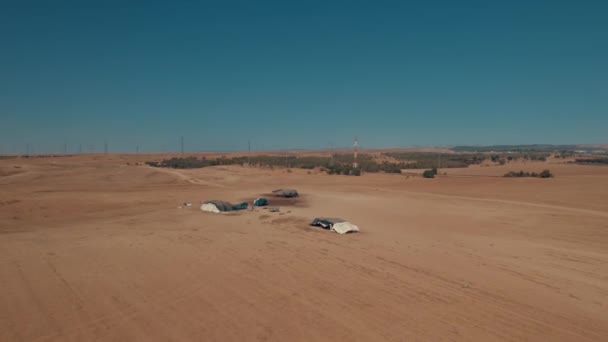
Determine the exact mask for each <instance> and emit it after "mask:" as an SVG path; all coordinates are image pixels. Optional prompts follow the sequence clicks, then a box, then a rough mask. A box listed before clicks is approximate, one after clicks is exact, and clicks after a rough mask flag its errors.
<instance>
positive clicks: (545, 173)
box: [505, 170, 553, 178]
mask: <svg viewBox="0 0 608 342" xmlns="http://www.w3.org/2000/svg"><path fill="white" fill-rule="evenodd" d="M505 177H538V178H551V177H553V174H552V173H551V171H549V170H543V171H542V172H541V173H536V172H523V171H519V172H516V171H511V172H507V173H505Z"/></svg>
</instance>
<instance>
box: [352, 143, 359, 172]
mask: <svg viewBox="0 0 608 342" xmlns="http://www.w3.org/2000/svg"><path fill="white" fill-rule="evenodd" d="M353 153H354V155H353V169H356V168H358V167H359V160H358V156H357V154H358V153H359V138H357V137H355V142H354V143H353Z"/></svg>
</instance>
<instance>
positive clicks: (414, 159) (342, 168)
mask: <svg viewBox="0 0 608 342" xmlns="http://www.w3.org/2000/svg"><path fill="white" fill-rule="evenodd" d="M549 155H550V154H549V153H545V152H536V153H532V152H530V153H509V154H493V155H490V154H483V153H458V154H446V153H432V152H390V153H383V154H382V157H385V158H380V159H376V158H374V156H373V155H371V154H365V153H364V154H359V158H358V164H359V167H358V169H354V168H353V167H352V163H353V156H352V154H350V153H349V154H344V153H343V154H334V155H332V156H271V155H257V156H249V157H248V156H243V157H232V158H227V157H220V158H216V159H207V158H205V157H202V158H196V157H174V158H170V159H164V160H160V161H148V162H146V164H147V165H150V166H154V167H166V168H173V169H196V168H203V167H209V166H218V165H246V164H249V165H252V166H258V167H270V168H272V167H282V168H299V169H315V168H319V169H322V170H323V171H326V172H327V173H329V174H338V175H359V174H360V173H361V172H372V173H373V172H386V173H401V170H404V169H433V168H457V167H467V166H469V165H476V164H480V163H482V162H483V161H485V160H490V161H492V162H494V163H499V164H501V165H502V164H505V163H507V162H508V161H512V160H517V159H524V160H538V161H544V160H546V157H548V156H549ZM388 158H390V159H392V160H390V159H389V160H382V159H388Z"/></svg>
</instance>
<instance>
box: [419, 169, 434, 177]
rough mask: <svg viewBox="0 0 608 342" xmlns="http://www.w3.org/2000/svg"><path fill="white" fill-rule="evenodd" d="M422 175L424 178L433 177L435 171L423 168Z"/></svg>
mask: <svg viewBox="0 0 608 342" xmlns="http://www.w3.org/2000/svg"><path fill="white" fill-rule="evenodd" d="M422 177H424V178H435V172H433V170H425V171H424V172H423V173H422Z"/></svg>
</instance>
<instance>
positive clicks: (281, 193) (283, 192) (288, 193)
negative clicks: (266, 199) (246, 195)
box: [272, 189, 299, 198]
mask: <svg viewBox="0 0 608 342" xmlns="http://www.w3.org/2000/svg"><path fill="white" fill-rule="evenodd" d="M272 193H273V194H275V196H278V197H286V198H289V197H298V196H299V194H298V191H297V190H294V189H277V190H273V191H272Z"/></svg>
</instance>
